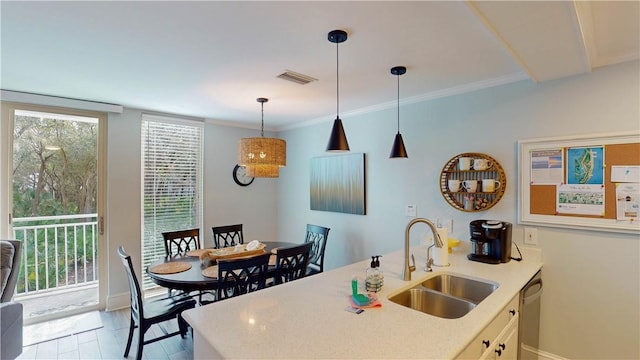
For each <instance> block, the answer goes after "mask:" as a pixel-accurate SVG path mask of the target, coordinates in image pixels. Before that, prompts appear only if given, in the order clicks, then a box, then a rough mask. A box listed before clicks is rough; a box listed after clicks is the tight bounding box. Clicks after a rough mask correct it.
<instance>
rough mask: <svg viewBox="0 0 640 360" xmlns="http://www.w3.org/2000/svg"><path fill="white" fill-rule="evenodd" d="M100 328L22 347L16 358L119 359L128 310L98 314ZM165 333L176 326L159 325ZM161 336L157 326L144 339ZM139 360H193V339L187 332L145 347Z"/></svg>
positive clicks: (172, 324) (132, 353)
mask: <svg viewBox="0 0 640 360" xmlns="http://www.w3.org/2000/svg"><path fill="white" fill-rule="evenodd" d="M99 314H100V317H101V319H102V323H103V327H102V328H99V329H96V330H91V331H86V332H82V333H79V334H76V335H70V336H66V337H62V338H59V339H55V340H50V341H46V342H41V343H39V344H34V345H31V346H26V347H24V349H23V352H22V354H21V355H20V356H19V357H18V359H122V358H123V354H124V347H125V345H126V344H127V335H128V332H129V309H123V310H118V311H111V312H104V311H101V312H100V313H99ZM162 325H163V326H164V327H165V328H166V330H167V331H174V330H175V329H177V323H176V322H175V320H174V321H172V322H165V323H163V324H162ZM161 334H162V330H161V329H160V328H159V327H158V325H154V326H153V327H151V329H149V331H147V334H146V336H145V338H147V339H150V338H152V337H155V336H158V335H161ZM135 335H137V330H136V332H135V333H134V341H133V344H132V345H131V351H130V353H129V358H130V359H135V357H136V353H135V352H136V350H135V349H136V343H137V342H136V340H135ZM142 358H143V359H154V360H155V359H193V339H192V337H191V332H189V334H188V335H187V337H186V338H185V339H182V338H181V337H180V336H173V337H170V338H168V339H164V340H161V341H158V342H155V343H152V344H148V345H145V347H144V351H143V357H142Z"/></svg>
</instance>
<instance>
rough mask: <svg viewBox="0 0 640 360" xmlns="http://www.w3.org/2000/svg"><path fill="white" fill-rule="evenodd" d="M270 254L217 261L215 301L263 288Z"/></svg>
mask: <svg viewBox="0 0 640 360" xmlns="http://www.w3.org/2000/svg"><path fill="white" fill-rule="evenodd" d="M269 257H271V254H270V253H265V254H261V255H256V256H251V257H245V258H235V259H225V260H222V259H219V260H218V296H217V301H220V300H223V299H228V298H231V297H234V296H238V295H242V294H246V293H250V292H253V291H257V290H260V289H264V288H265V284H266V281H267V270H268V268H269Z"/></svg>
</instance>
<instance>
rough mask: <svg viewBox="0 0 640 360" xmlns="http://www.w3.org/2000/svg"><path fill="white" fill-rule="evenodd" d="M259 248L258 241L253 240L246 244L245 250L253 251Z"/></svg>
mask: <svg viewBox="0 0 640 360" xmlns="http://www.w3.org/2000/svg"><path fill="white" fill-rule="evenodd" d="M259 246H260V241H258V240H253V241H251V242H250V243H248V244H247V250H249V251H251V250H255V249H257V248H258V247H259Z"/></svg>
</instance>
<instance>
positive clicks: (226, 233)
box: [211, 224, 244, 249]
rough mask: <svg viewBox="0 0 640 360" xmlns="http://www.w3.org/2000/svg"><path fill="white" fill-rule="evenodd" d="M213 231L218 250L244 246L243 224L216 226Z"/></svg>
mask: <svg viewBox="0 0 640 360" xmlns="http://www.w3.org/2000/svg"><path fill="white" fill-rule="evenodd" d="M211 230H212V231H213V245H214V247H215V248H216V249H220V248H224V247H228V246H235V245H237V244H244V238H243V236H242V224H237V225H225V226H214V227H212V228H211Z"/></svg>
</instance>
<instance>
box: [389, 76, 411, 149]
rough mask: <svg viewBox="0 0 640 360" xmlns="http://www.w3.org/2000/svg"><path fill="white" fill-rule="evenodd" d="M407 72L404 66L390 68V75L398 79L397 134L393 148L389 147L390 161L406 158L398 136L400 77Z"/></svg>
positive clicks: (402, 144)
mask: <svg viewBox="0 0 640 360" xmlns="http://www.w3.org/2000/svg"><path fill="white" fill-rule="evenodd" d="M406 72H407V68H406V67H404V66H395V67H392V68H391V74H393V75H396V76H397V78H398V133H397V134H396V138H395V140H393V147H391V154H390V155H389V158H390V159H393V158H407V157H408V156H407V150H406V149H405V148H404V141H402V135H401V134H400V75H402V74H404V73H406Z"/></svg>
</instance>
